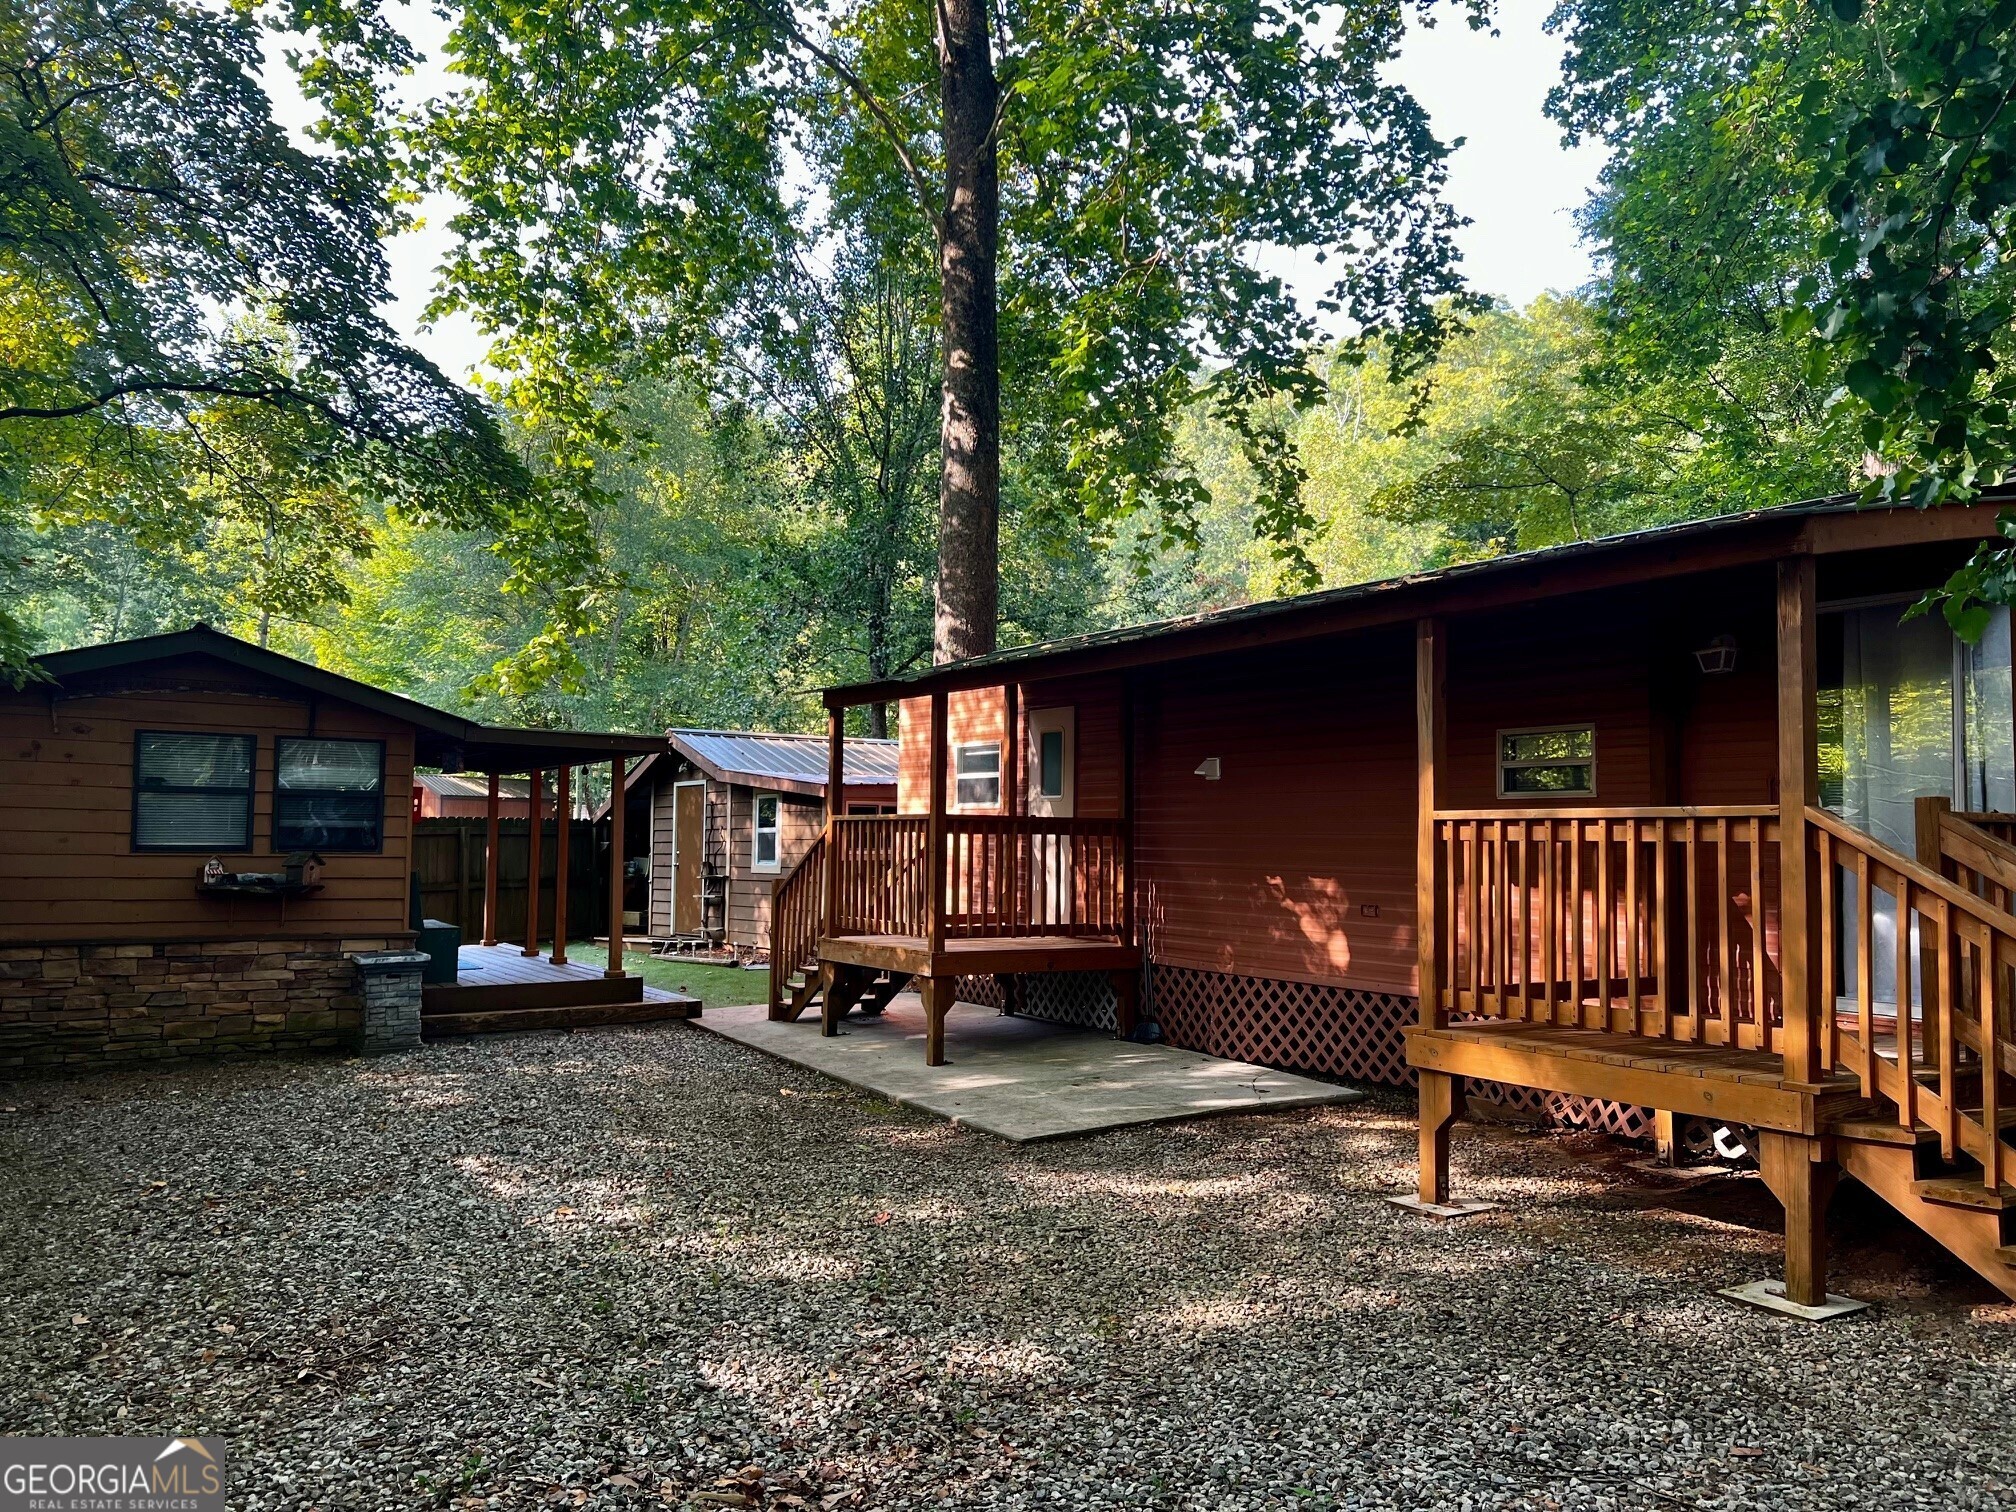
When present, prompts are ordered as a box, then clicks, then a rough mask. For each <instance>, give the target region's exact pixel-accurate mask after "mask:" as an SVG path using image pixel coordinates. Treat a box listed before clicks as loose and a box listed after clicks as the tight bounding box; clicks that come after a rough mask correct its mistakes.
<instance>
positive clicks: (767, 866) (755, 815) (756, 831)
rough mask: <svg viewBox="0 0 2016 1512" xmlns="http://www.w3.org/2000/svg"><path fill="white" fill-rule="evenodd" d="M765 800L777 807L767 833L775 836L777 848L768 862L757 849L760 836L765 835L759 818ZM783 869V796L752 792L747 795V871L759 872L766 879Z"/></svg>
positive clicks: (780, 794)
mask: <svg viewBox="0 0 2016 1512" xmlns="http://www.w3.org/2000/svg"><path fill="white" fill-rule="evenodd" d="M765 798H768V799H769V800H770V801H771V802H772V803H774V804H776V805H777V809H776V814H777V817H776V820H775V822H774V823H772V825H771V826H770V829H769V831H768V833H770V834H772V835H774V836H776V838H777V846H776V851H775V854H774V855H773V856H772V858H771V859H770V860H768V861H765V860H763V859H762V857H761V855H760V854H759V852H758V849H757V847H758V845H759V844H760V843H761V839H762V836H763V834H764V833H765V831H764V828H763V824H762V818H761V816H762V813H763V800H764V799H765ZM783 869H784V795H783V794H782V793H771V792H757V791H752V792H751V793H750V794H749V870H751V871H752V872H761V873H762V874H763V875H764V876H766V877H767V876H769V875H770V874H771V873H773V872H781V871H782V870H783Z"/></svg>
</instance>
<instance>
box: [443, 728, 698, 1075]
mask: <svg viewBox="0 0 2016 1512" xmlns="http://www.w3.org/2000/svg"><path fill="white" fill-rule="evenodd" d="M663 744H664V743H663V741H662V740H657V739H653V738H652V737H649V736H640V735H614V734H582V733H575V732H570V731H561V730H552V731H547V730H486V731H485V732H484V736H483V738H482V739H480V740H477V741H471V742H469V743H468V744H466V745H464V746H463V747H462V748H460V749H459V750H455V751H452V752H449V753H446V754H447V756H448V758H449V759H450V760H452V761H453V762H454V764H455V766H456V769H457V770H459V771H465V772H470V773H480V774H482V775H483V777H484V779H485V784H484V786H485V797H484V855H483V879H484V881H483V923H482V934H481V937H480V939H478V940H473V941H472V940H466V939H465V940H462V941H461V942H460V943H459V949H458V952H457V959H456V971H455V977H454V980H453V981H452V982H437V983H433V984H430V985H429V986H427V987H426V988H425V989H424V991H423V994H422V1006H421V1029H422V1032H423V1034H425V1035H426V1036H427V1037H428V1038H439V1037H441V1036H444V1035H455V1034H479V1033H495V1032H500V1031H505V1030H512V1029H554V1028H582V1027H587V1026H589V1025H594V1024H620V1023H634V1022H638V1021H641V1020H645V1019H660V1018H683V1017H687V1016H689V1015H690V1014H691V1013H693V1012H695V1011H697V1009H698V1004H697V1003H693V1002H691V1001H690V1000H688V999H682V998H677V997H675V996H674V995H672V994H669V993H656V992H652V991H650V990H647V989H646V988H645V985H644V982H643V980H642V979H641V978H640V977H637V976H635V975H633V974H631V973H630V972H629V971H628V970H627V969H626V968H625V965H624V957H623V950H624V933H623V887H624V880H625V878H624V868H623V864H622V861H621V857H622V856H623V854H624V835H623V828H624V807H625V806H624V805H623V804H620V803H618V804H612V805H611V806H610V818H609V839H608V856H607V865H606V875H605V880H604V885H605V886H606V887H607V889H608V899H609V903H608V914H609V920H610V924H609V932H608V934H607V936H606V937H604V938H605V941H606V954H605V953H604V952H603V951H599V950H598V951H597V956H598V957H600V959H599V960H594V961H579V960H575V959H572V958H571V957H570V955H569V952H568V943H569V933H570V931H569V927H568V926H569V921H568V898H567V892H568V889H567V886H566V878H567V877H568V875H569V864H570V857H569V850H570V848H571V846H572V844H573V835H572V830H573V825H572V824H571V823H570V822H569V821H570V819H571V818H572V816H573V813H574V808H575V802H574V793H575V773H576V770H577V769H578V768H584V767H588V766H591V765H592V766H600V765H602V764H604V763H606V764H607V766H608V769H609V782H610V791H611V792H616V793H621V792H623V791H625V786H624V784H625V780H626V775H627V772H628V769H629V768H630V767H631V766H632V765H633V764H634V762H633V760H632V758H643V757H648V756H650V755H653V754H655V753H657V752H658V751H660V750H662V749H663ZM549 774H550V776H551V779H552V780H551V783H550V786H549V783H548V777H549ZM511 777H522V778H524V779H525V783H526V787H527V791H528V797H527V799H526V800H525V801H526V803H527V807H528V818H529V824H528V828H527V847H528V852H529V854H528V856H527V879H528V880H527V888H528V890H529V891H528V896H527V898H526V907H525V928H524V934H523V937H522V938H521V939H514V940H504V939H502V938H500V935H501V930H500V927H499V908H498V890H499V878H500V874H501V870H502V869H501V867H500V865H499V856H500V851H501V847H500V844H499V834H500V827H501V823H502V808H503V796H502V783H503V780H504V779H505V778H511ZM553 820H557V821H558V822H557V823H551V824H550V828H551V834H550V836H549V835H548V833H547V831H548V828H549V821H553ZM549 839H550V841H551V843H552V845H553V847H554V850H555V855H554V863H555V864H554V867H553V874H554V877H555V879H556V883H555V885H554V887H553V888H552V889H551V896H550V898H549V897H547V896H545V893H546V891H547V889H546V888H545V887H544V885H543V882H542V877H541V872H542V868H543V859H542V851H543V850H544V848H545V846H546V844H547V843H548V840H549ZM417 922H420V921H416V923H417ZM423 940H424V936H423Z"/></svg>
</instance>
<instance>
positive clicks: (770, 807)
mask: <svg viewBox="0 0 2016 1512" xmlns="http://www.w3.org/2000/svg"><path fill="white" fill-rule="evenodd" d="M666 746H667V749H666V750H664V751H662V752H660V753H658V754H657V755H655V756H652V757H650V758H649V759H647V760H646V761H644V762H642V763H640V764H639V765H638V767H637V769H636V771H635V772H634V773H633V774H632V775H631V779H630V791H631V794H632V800H631V804H632V806H631V814H632V816H633V817H632V824H633V838H632V845H633V847H635V848H636V849H637V850H638V851H639V852H640V854H642V855H645V856H648V858H649V862H648V868H647V870H648V875H649V911H648V914H647V915H646V917H645V918H644V919H643V921H642V925H643V929H644V933H645V934H646V935H647V936H648V938H650V939H651V940H653V941H655V942H660V943H664V944H705V945H712V946H720V945H726V946H728V947H730V948H731V949H733V950H735V951H736V952H737V953H738V954H739V953H750V954H754V953H756V952H759V951H762V950H765V949H767V948H768V947H769V943H770V893H771V889H772V888H773V887H774V886H775V885H776V883H777V881H778V879H779V878H781V877H782V876H784V875H785V874H786V873H787V872H789V871H791V870H792V869H793V868H794V867H796V866H797V865H798V863H799V861H800V860H801V859H802V858H803V857H804V854H805V852H806V850H807V849H808V848H809V847H810V846H811V845H812V843H813V842H814V841H815V840H817V839H818V838H819V834H820V832H821V830H822V829H823V828H824V826H825V822H826V812H825V810H826V738H825V737H824V736H823V735H787V734H775V733H767V732H762V731H750V730H686V729H678V730H668V731H667V732H666ZM896 759H897V743H896V742H895V741H893V740H866V739H852V740H849V741H848V742H847V769H846V775H845V794H846V796H845V804H844V808H845V811H846V812H847V813H850V814H884V813H892V812H894V810H895V806H896ZM639 795H642V798H641V802H640V798H639ZM604 812H605V813H606V812H607V808H606V805H605V807H604ZM638 818H642V819H643V821H644V824H645V829H644V830H643V832H642V833H641V834H639V833H636V831H635V824H636V821H637V819H638Z"/></svg>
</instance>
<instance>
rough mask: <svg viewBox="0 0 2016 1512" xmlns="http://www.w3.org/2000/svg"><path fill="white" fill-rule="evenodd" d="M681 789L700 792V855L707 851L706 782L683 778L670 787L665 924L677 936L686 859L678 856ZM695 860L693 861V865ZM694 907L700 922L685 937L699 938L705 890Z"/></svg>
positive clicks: (698, 891)
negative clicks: (669, 881)
mask: <svg viewBox="0 0 2016 1512" xmlns="http://www.w3.org/2000/svg"><path fill="white" fill-rule="evenodd" d="M681 788H699V789H700V851H701V854H702V855H703V856H704V855H705V854H706V850H707V779H706V778H705V777H682V778H681V779H679V780H678V781H677V782H675V783H673V784H672V888H671V892H670V894H669V895H668V897H667V899H666V905H667V906H666V909H665V923H666V925H667V927H668V930H669V932H670V933H672V934H674V935H677V934H679V933H680V932H681V931H680V928H679V880H680V878H681V877H682V876H683V875H684V873H683V872H682V871H681V869H680V868H681V867H682V866H683V865H684V864H685V858H684V857H683V856H681V855H680V854H679V790H680V789H681ZM698 859H699V858H698V857H696V858H695V860H696V862H697V861H698ZM694 898H695V900H696V906H697V907H698V908H699V910H700V919H699V922H698V923H697V924H696V925H695V926H694V928H692V929H690V930H687V931H685V933H687V934H702V933H705V931H706V928H707V897H706V892H705V890H704V889H700V888H696V889H695V891H694Z"/></svg>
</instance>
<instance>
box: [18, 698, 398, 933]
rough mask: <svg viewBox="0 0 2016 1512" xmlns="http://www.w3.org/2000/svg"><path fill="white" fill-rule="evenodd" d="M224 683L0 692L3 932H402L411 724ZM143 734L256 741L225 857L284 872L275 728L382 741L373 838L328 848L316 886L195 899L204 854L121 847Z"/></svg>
mask: <svg viewBox="0 0 2016 1512" xmlns="http://www.w3.org/2000/svg"><path fill="white" fill-rule="evenodd" d="M230 681H231V679H230V678H229V677H228V676H222V675H217V674H214V673H206V685H207V687H208V689H209V691H202V692H188V691H133V692H124V693H119V694H108V695H102V696H95V697H78V698H64V699H60V700H58V701H57V702H56V703H55V704H54V705H53V706H52V705H51V704H50V703H48V702H47V701H45V700H44V699H43V698H41V697H40V696H38V695H37V694H36V693H34V692H33V691H32V690H31V691H30V692H28V693H25V694H20V695H8V696H4V697H0V838H4V844H0V940H12V941H19V940H37V941H56V940H134V941H141V940H224V939H256V938H259V937H262V936H269V935H270V936H276V937H287V938H302V937H305V936H316V935H322V936H328V935H355V936H359V937H366V936H382V935H386V934H395V933H399V932H402V931H404V930H405V929H406V928H407V909H408V901H407V900H408V891H407V887H408V882H407V877H408V871H409V868H410V863H409V860H408V857H409V854H410V849H409V846H410V838H411V833H412V810H413V796H412V794H413V732H412V728H411V726H408V725H405V724H402V723H399V722H397V721H394V720H391V719H388V718H386V717H385V716H383V715H379V714H373V713H370V712H368V711H366V710H363V709H360V708H356V707H354V706H352V705H350V704H345V703H340V702H337V701H335V700H331V699H323V700H318V701H317V702H316V703H315V704H314V705H313V707H312V708H311V706H310V705H309V703H308V702H307V701H306V700H305V699H302V698H299V697H280V696H272V695H271V693H270V691H252V690H251V689H250V688H249V687H248V689H247V690H246V691H232V690H230V689H229V688H228V687H223V686H220V684H225V683H228V682H230ZM138 730H191V731H203V732H206V733H220V734H240V735H254V736H256V737H257V738H258V765H257V770H256V774H255V777H254V785H253V821H252V845H253V848H252V849H251V850H250V851H235V852H232V853H230V854H228V855H225V856H223V857H222V859H223V861H224V864H225V865H226V867H228V868H229V869H231V870H233V871H277V870H278V869H279V868H280V864H281V859H282V858H281V856H280V855H278V854H276V853H275V851H274V850H273V846H272V835H273V742H274V740H275V738H276V737H279V736H286V735H328V736H362V737H369V738H373V739H379V740H383V741H384V742H385V795H384V796H385V843H384V849H383V851H382V853H380V854H376V855H345V854H340V853H338V854H332V855H330V856H329V857H328V858H327V866H326V867H325V869H324V872H323V883H324V886H323V890H322V891H321V892H320V893H317V894H314V895H312V896H310V897H304V898H290V899H288V900H286V902H285V903H284V904H283V903H282V902H280V901H279V900H277V899H269V898H217V897H206V896H203V895H201V894H199V893H198V892H197V890H196V879H197V874H198V873H199V872H200V871H201V870H202V868H203V863H204V861H205V859H206V858H205V857H204V856H201V855H196V854H190V853H168V854H164V853H160V852H149V853H135V852H134V850H133V848H132V808H133V738H134V733H135V732H136V731H138ZM283 909H284V912H283Z"/></svg>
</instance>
